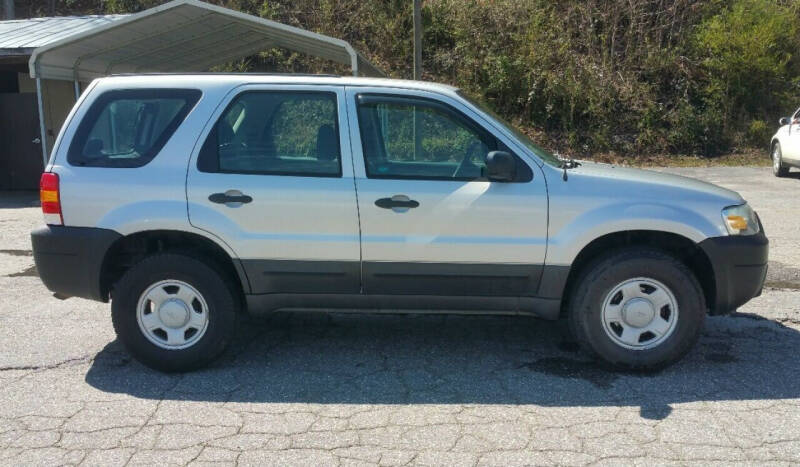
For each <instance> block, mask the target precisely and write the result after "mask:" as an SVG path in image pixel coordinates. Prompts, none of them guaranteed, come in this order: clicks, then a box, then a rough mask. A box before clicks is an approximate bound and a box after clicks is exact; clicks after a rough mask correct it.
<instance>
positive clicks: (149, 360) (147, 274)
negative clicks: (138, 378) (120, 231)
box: [111, 253, 239, 372]
mask: <svg viewBox="0 0 800 467" xmlns="http://www.w3.org/2000/svg"><path fill="white" fill-rule="evenodd" d="M163 280H178V281H182V282H185V283H186V284H189V285H190V286H192V287H193V288H194V289H196V290H197V291H198V292H199V293H200V294H201V295H202V297H203V299H204V300H205V302H206V304H207V305H208V325H207V327H206V328H205V333H204V334H203V335H202V337H200V338H199V340H197V341H196V342H195V343H194V344H193V345H191V346H190V347H187V348H183V349H165V348H161V347H158V346H157V345H155V344H154V343H153V342H151V341H150V340H148V338H147V337H146V336H145V334H144V332H143V331H142V330H141V329H140V327H139V324H138V321H137V316H136V315H137V309H136V308H137V306H138V303H139V299H140V297H141V296H142V294H143V293H144V292H145V291H146V290H147V289H148V288H150V287H151V286H152V285H153V284H156V283H157V282H160V281H163ZM234 290H235V289H234V287H233V284H232V283H231V282H230V279H229V278H227V277H224V276H222V275H220V273H218V272H216V271H215V270H214V268H213V267H212V266H210V265H208V264H206V263H204V262H202V261H199V260H197V259H194V258H191V257H189V256H186V255H183V254H173V253H164V254H158V255H154V256H150V257H148V258H145V259H144V260H142V261H140V262H139V263H137V264H136V265H134V266H133V267H131V268H130V269H129V270H128V271H127V272H126V273H125V274H124V275H123V276H122V278H121V279H120V280H119V282H117V284H116V285H115V286H114V291H113V299H112V301H111V318H112V322H113V323H114V330H115V331H116V333H117V337H118V338H119V340H120V341H121V342H122V343H123V344H124V345H125V348H126V349H127V350H128V352H130V354H131V355H132V356H133V357H134V358H136V360H138V361H140V362H141V363H143V364H144V365H146V366H148V367H150V368H153V369H156V370H159V371H164V372H184V371H190V370H194V369H197V368H200V367H203V366H205V365H207V364H208V363H210V362H211V361H212V360H214V359H215V358H216V357H217V356H219V354H221V353H222V351H223V350H225V348H226V347H227V345H228V343H229V342H230V341H231V339H232V338H233V335H234V333H235V331H236V326H237V322H238V315H239V313H238V311H239V310H238V309H239V300H238V298H237V295H236V293H235V292H234Z"/></svg>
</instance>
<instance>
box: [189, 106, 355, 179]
mask: <svg viewBox="0 0 800 467" xmlns="http://www.w3.org/2000/svg"><path fill="white" fill-rule="evenodd" d="M337 121H338V114H337V104H336V94H334V93H331V92H302V91H298V92H283V91H280V92H278V91H248V92H244V93H242V94H240V95H239V96H238V97H236V99H234V101H233V102H231V104H230V105H228V108H227V109H226V110H225V111H224V112H223V114H222V115H221V116H220V118H219V119H218V120H217V122H216V124H215V125H214V128H213V129H212V130H211V132H210V133H209V135H208V138H207V139H206V141H205V143H204V144H203V147H202V149H201V151H200V157H199V159H198V164H197V166H198V169H199V170H200V171H202V172H222V173H241V174H266V175H298V176H322V177H334V176H335V177H338V176H341V173H342V169H341V161H340V159H341V157H340V149H339V128H338V124H337Z"/></svg>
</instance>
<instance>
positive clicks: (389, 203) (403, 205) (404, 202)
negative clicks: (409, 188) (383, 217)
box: [375, 195, 419, 212]
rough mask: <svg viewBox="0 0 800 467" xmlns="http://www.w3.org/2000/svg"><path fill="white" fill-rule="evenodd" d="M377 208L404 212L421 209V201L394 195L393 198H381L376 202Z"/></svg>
mask: <svg viewBox="0 0 800 467" xmlns="http://www.w3.org/2000/svg"><path fill="white" fill-rule="evenodd" d="M375 206H378V207H379V208H383V209H392V210H395V211H399V212H404V211H407V210H409V209H412V208H416V207H419V201H415V200H413V199H410V198H409V197H408V196H406V195H394V196H392V197H391V198H381V199H377V200H375Z"/></svg>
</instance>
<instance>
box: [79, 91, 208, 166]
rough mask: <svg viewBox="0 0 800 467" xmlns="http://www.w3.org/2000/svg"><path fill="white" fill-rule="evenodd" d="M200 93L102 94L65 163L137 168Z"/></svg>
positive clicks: (164, 140)
mask: <svg viewBox="0 0 800 467" xmlns="http://www.w3.org/2000/svg"><path fill="white" fill-rule="evenodd" d="M200 95H201V92H200V91H198V90H195V89H128V90H119V91H109V92H106V93H103V94H102V95H100V97H98V98H97V99H96V100H95V101H94V103H92V106H91V107H90V108H89V111H88V112H87V113H86V116H85V117H84V119H83V121H81V123H80V125H78V130H77V132H76V134H75V137H74V138H73V139H72V143H71V144H70V147H69V153H68V155H67V160H68V161H69V163H70V164H71V165H77V166H85V167H119V168H128V167H141V166H143V165H145V164H147V163H148V162H150V161H151V160H152V159H153V158H154V157H155V156H156V154H158V152H159V151H160V150H161V148H163V147H164V145H165V144H166V143H167V141H168V140H169V138H170V137H171V136H172V134H173V133H175V130H177V129H178V126H179V125H180V124H181V122H183V120H184V119H185V118H186V115H188V114H189V112H190V111H191V110H192V108H193V107H194V105H195V104H196V103H197V101H198V100H199V99H200Z"/></svg>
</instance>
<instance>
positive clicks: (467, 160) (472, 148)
mask: <svg viewBox="0 0 800 467" xmlns="http://www.w3.org/2000/svg"><path fill="white" fill-rule="evenodd" d="M482 147H485V145H484V144H483V142H482V141H473V142H472V144H470V145H469V146H468V147H467V150H466V152H465V153H464V158H463V159H461V162H460V163H459V164H458V167H456V170H455V171H454V172H453V178H458V176H459V174H460V173H461V172H462V171H463V170H464V169H466V168H467V165H473V166H474V165H475V164H473V163H472V159H473V158H474V157H475V155H476V150H478V149H480V148H482ZM477 154H478V155H481V152H480V151H478V152H477ZM483 155H484V156H485V155H486V154H485V153H484V154H483Z"/></svg>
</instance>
